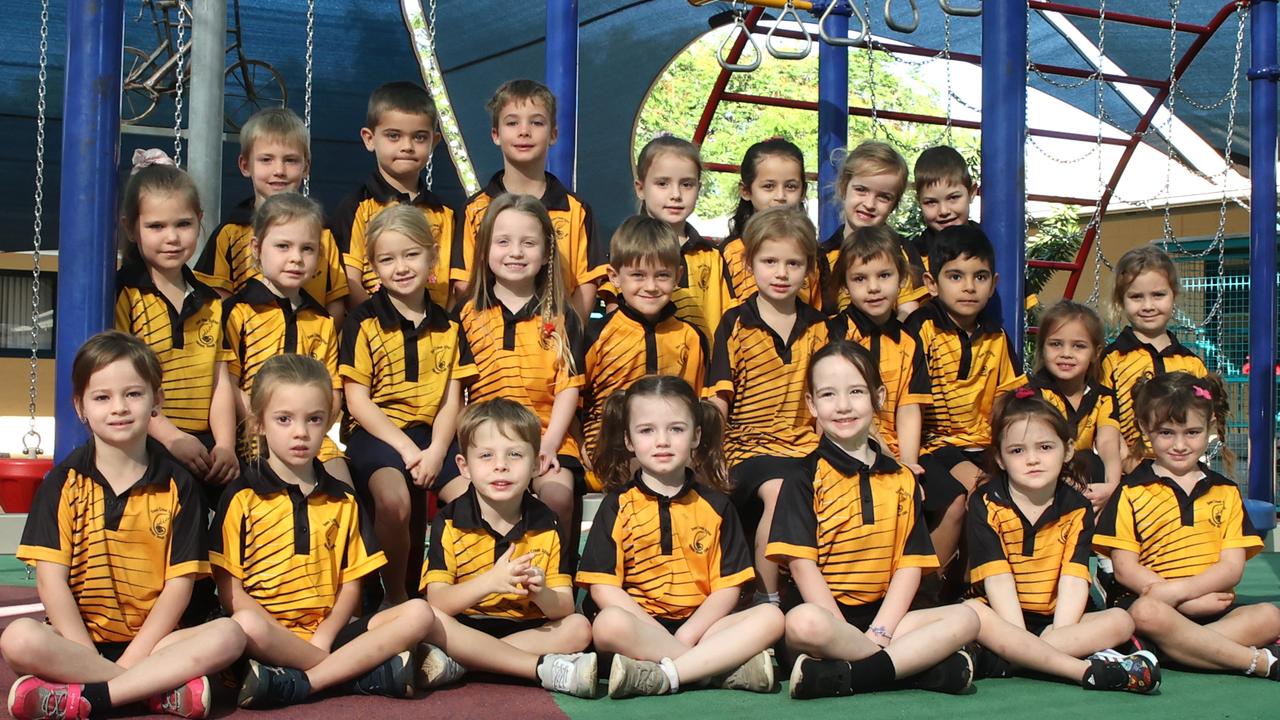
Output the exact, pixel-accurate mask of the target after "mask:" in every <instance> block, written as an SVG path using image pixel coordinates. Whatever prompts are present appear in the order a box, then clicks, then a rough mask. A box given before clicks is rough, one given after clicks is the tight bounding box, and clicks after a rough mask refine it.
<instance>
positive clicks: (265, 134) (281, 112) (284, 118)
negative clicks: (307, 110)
mask: <svg viewBox="0 0 1280 720" xmlns="http://www.w3.org/2000/svg"><path fill="white" fill-rule="evenodd" d="M259 140H277V141H279V142H281V143H283V144H285V145H291V146H293V147H296V148H297V149H298V151H299V152H301V153H302V161H303V162H305V163H306V164H307V165H308V166H310V165H311V131H310V130H308V129H307V126H306V124H305V123H303V122H302V118H300V117H298V114H297V113H296V112H294V111H292V110H290V109H289V108H265V109H263V110H259V111H258V112H256V113H254V114H253V115H252V116H251V117H250V118H249V119H248V120H247V121H246V122H245V124H244V127H242V128H240V157H242V158H244V159H245V160H249V159H251V156H252V155H253V146H254V145H255V144H257V142H258V141H259Z"/></svg>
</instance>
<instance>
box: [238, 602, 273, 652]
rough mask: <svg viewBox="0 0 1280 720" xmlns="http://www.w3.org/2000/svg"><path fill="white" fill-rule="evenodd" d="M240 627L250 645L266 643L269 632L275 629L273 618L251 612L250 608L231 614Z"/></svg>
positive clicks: (258, 645) (269, 635)
mask: <svg viewBox="0 0 1280 720" xmlns="http://www.w3.org/2000/svg"><path fill="white" fill-rule="evenodd" d="M231 619H232V620H234V621H235V623H236V624H237V625H239V626H240V629H241V630H242V631H243V632H244V636H245V639H246V640H247V641H248V644H249V645H251V646H257V647H261V646H262V645H264V644H266V643H267V642H268V641H269V639H270V637H271V632H272V631H273V630H275V627H273V626H274V625H275V620H273V619H271V618H269V617H265V616H264V615H263V614H262V613H256V612H252V611H250V610H240V611H239V612H237V613H235V614H234V615H232V616H231Z"/></svg>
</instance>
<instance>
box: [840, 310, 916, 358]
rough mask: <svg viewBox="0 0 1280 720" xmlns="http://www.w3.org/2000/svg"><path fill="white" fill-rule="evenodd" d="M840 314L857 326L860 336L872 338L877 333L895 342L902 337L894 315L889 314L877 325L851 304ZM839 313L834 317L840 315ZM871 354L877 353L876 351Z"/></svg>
mask: <svg viewBox="0 0 1280 720" xmlns="http://www.w3.org/2000/svg"><path fill="white" fill-rule="evenodd" d="M840 315H843V316H844V317H846V318H848V321H849V324H850V325H853V326H854V327H855V328H857V329H858V334H859V335H861V336H862V337H871V338H874V337H875V336H877V335H883V336H885V337H887V338H890V339H892V340H894V341H895V342H896V341H898V340H899V339H900V338H901V337H902V322H901V321H899V320H898V317H897V316H896V315H893V314H890V315H889V319H888V320H886V321H885V323H884V324H883V325H877V324H876V321H875V320H872V319H871V316H869V315H867V314H866V313H864V312H862V311H861V310H859V309H858V308H856V307H854V306H853V304H850V305H849V307H847V308H845V309H844V310H843V311H842V312H841V313H840ZM840 315H837V316H836V317H840ZM872 354H873V355H877V354H876V353H872ZM877 357H878V355H877Z"/></svg>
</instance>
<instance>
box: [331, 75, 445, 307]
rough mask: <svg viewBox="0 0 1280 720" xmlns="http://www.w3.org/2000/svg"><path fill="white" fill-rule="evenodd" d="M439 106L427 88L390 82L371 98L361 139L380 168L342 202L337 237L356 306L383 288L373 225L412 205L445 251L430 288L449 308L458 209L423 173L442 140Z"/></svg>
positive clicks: (439, 255) (336, 221)
mask: <svg viewBox="0 0 1280 720" xmlns="http://www.w3.org/2000/svg"><path fill="white" fill-rule="evenodd" d="M438 117H439V116H438V115H437V113H436V104H435V102H434V101H432V99H431V95H429V94H428V93H427V91H426V90H425V89H423V87H422V86H421V85H417V84H415V83H411V82H404V81H398V82H389V83H386V84H383V85H379V86H378V87H377V88H375V89H374V91H373V92H372V93H371V94H370V95H369V107H368V110H367V111H366V113H365V121H364V127H362V128H360V139H361V140H363V141H364V149H365V150H368V151H369V152H371V153H373V158H374V160H375V161H376V162H377V165H378V167H377V170H375V171H374V172H373V173H370V175H369V177H368V178H367V179H366V180H365V181H364V184H363V185H362V186H360V188H359V189H357V190H355V191H354V192H352V193H351V194H350V195H348V196H347V197H346V198H345V199H343V201H342V202H340V203H339V204H338V207H337V209H336V210H335V211H334V214H333V218H334V219H333V233H334V236H335V237H336V238H337V241H338V249H339V250H341V251H342V261H343V264H344V265H345V266H346V275H347V282H348V285H349V286H350V288H351V300H350V302H351V304H352V306H353V307H354V306H356V305H359V304H360V303H362V302H364V301H365V300H368V299H369V297H370V296H371V295H373V293H375V292H377V290H378V286H379V283H380V281H379V279H378V273H377V271H376V270H375V269H374V267H373V259H372V257H371V256H370V255H369V252H368V249H367V247H366V245H367V243H368V238H367V233H368V227H369V223H370V221H372V220H373V218H374V217H375V216H376V215H377V214H378V213H379V212H382V210H383V208H387V207H390V206H392V205H409V206H412V207H416V208H418V210H420V211H421V212H422V214H423V216H425V217H426V219H427V222H429V223H430V224H431V237H433V238H436V240H437V242H438V244H439V246H440V249H439V250H437V251H436V262H435V264H434V265H432V266H431V269H430V272H429V273H428V274H429V277H428V279H427V287H428V288H429V289H430V291H431V300H432V302H434V303H435V304H437V305H439V306H441V307H446V308H447V307H449V306H450V305H449V302H450V298H449V277H448V274H449V263H450V252H451V246H450V244H449V243H448V242H441V241H440V239H441V238H451V237H453V233H454V227H455V225H456V223H457V219H456V217H455V214H454V211H453V208H451V207H448V206H447V205H445V204H444V201H443V200H441V199H440V198H439V197H438V196H436V195H434V194H432V192H431V190H430V189H428V188H427V186H426V183H425V182H423V179H422V169H423V168H425V167H426V166H427V162H428V161H430V160H431V153H432V151H433V150H434V149H435V146H436V142H437V141H438V140H439V139H440V136H439V134H438V132H437V130H436V120H437V119H438Z"/></svg>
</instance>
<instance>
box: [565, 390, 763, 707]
mask: <svg viewBox="0 0 1280 720" xmlns="http://www.w3.org/2000/svg"><path fill="white" fill-rule="evenodd" d="M722 426H723V421H722V420H721V418H720V413H719V411H718V410H717V409H716V408H715V407H714V406H712V405H711V404H710V403H707V402H705V401H699V400H698V397H697V395H696V393H695V392H694V390H693V388H692V387H690V386H689V383H687V382H685V381H684V380H683V379H681V378H677V377H671V376H664V375H650V376H647V377H645V378H644V379H642V380H640V381H639V382H637V383H636V384H635V385H632V386H631V388H630V389H628V390H625V391H622V392H618V393H614V394H613V395H612V396H610V397H609V400H608V402H607V406H606V409H605V423H604V429H603V431H602V432H603V437H604V438H605V440H604V442H603V443H602V444H601V446H600V451H599V453H598V455H597V456H596V467H597V468H599V471H600V475H601V477H603V478H604V480H605V486H606V488H608V491H609V494H608V495H606V496H605V499H604V501H603V502H602V503H601V505H600V510H599V512H598V513H597V515H596V519H595V522H594V524H593V525H592V526H591V535H590V536H589V537H588V538H587V547H586V550H585V551H584V552H583V557H582V563H581V565H580V566H579V568H578V578H577V581H578V584H579V585H584V586H587V588H588V590H589V593H590V595H589V599H588V600H587V601H586V602H587V605H588V608H589V610H598V614H596V615H595V622H594V623H593V624H592V634H593V635H594V637H595V645H596V648H598V649H599V650H600V651H601V652H612V653H615V655H614V656H613V665H612V667H611V669H610V672H609V696H610V697H612V698H624V697H631V696H633V695H665V694H667V693H674V692H678V691H679V690H680V688H681V687H698V686H701V685H706V684H710V685H713V686H715V687H723V688H728V689H733V690H748V691H751V692H761V693H763V692H773V690H774V689H775V687H776V684H775V682H774V672H773V658H772V657H771V656H770V655H769V652H768V648H770V647H772V646H773V644H774V643H776V642H777V641H778V640H779V639H780V638H781V637H782V624H783V619H782V612H781V611H780V610H778V608H776V607H774V606H773V605H770V604H768V603H766V604H763V605H757V606H755V607H753V608H750V609H747V610H743V611H741V612H733V610H734V608H735V607H736V606H737V604H738V596H739V591H740V589H741V588H740V586H741V585H743V584H744V583H747V582H749V581H750V580H751V576H752V575H753V573H752V570H751V553H750V550H749V549H748V547H747V544H746V539H745V538H744V537H743V535H742V528H741V527H740V526H739V525H738V516H737V514H736V513H735V512H734V510H733V506H732V505H731V504H730V503H729V499H728V498H727V497H725V496H724V495H723V494H722V493H723V492H724V491H725V490H726V489H727V483H726V482H725V481H726V478H725V473H724V457H723V455H722V451H721V443H720V440H721V438H720V433H721V428H722ZM633 467H634V468H636V470H634V471H633V470H632V468H633Z"/></svg>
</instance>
